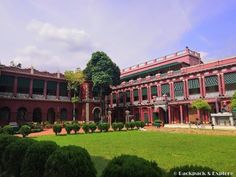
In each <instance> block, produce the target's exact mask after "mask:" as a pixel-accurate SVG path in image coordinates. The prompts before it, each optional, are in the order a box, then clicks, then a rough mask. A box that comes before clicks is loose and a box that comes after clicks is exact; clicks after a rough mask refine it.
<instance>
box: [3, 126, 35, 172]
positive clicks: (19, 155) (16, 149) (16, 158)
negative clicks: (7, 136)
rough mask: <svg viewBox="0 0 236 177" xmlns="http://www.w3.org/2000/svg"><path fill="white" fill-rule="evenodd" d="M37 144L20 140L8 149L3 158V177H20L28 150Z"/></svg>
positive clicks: (25, 139)
mask: <svg viewBox="0 0 236 177" xmlns="http://www.w3.org/2000/svg"><path fill="white" fill-rule="evenodd" d="M25 126H27V125H25ZM35 142H36V141H35V140H33V139H27V138H24V139H22V138H20V139H17V140H16V141H15V142H12V143H11V144H9V145H8V146H7V147H6V149H5V151H4V153H3V157H2V162H3V165H4V172H3V176H14V177H20V170H21V165H22V162H23V159H24V156H25V153H26V150H27V149H28V147H29V146H30V145H32V144H33V143H35Z"/></svg>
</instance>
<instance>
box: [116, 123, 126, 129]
mask: <svg viewBox="0 0 236 177" xmlns="http://www.w3.org/2000/svg"><path fill="white" fill-rule="evenodd" d="M117 128H118V130H119V131H121V130H122V129H123V128H124V124H123V122H118V123H117Z"/></svg>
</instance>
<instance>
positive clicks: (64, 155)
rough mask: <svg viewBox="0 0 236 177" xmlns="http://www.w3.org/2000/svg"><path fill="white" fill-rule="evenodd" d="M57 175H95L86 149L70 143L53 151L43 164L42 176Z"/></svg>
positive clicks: (93, 176) (55, 176) (82, 176)
mask: <svg viewBox="0 0 236 177" xmlns="http://www.w3.org/2000/svg"><path fill="white" fill-rule="evenodd" d="M62 159H63V160H62ZM59 176H60V177H79V176H81V177H96V169H95V168H94V165H93V162H92V160H91V158H90V155H89V153H88V152H87V150H86V149H84V148H81V147H78V146H72V145H71V146H65V147H62V148H59V149H57V150H56V151H55V152H53V153H52V155H50V156H49V158H48V160H47V163H46V165H45V173H44V177H59Z"/></svg>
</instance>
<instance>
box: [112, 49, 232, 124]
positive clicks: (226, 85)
mask: <svg viewBox="0 0 236 177" xmlns="http://www.w3.org/2000/svg"><path fill="white" fill-rule="evenodd" d="M121 80H122V81H123V82H122V83H121V84H120V85H119V86H117V87H113V92H112V94H111V96H110V97H111V99H110V107H111V108H112V110H113V120H114V119H115V120H116V119H120V117H124V116H125V115H124V114H125V110H127V109H128V110H129V111H130V114H131V116H133V118H134V119H137V120H138V119H140V120H143V121H146V122H151V123H152V122H153V121H154V120H155V119H161V120H162V121H163V122H165V123H169V124H173V123H189V122H194V121H196V119H197V118H199V117H200V119H201V121H202V122H203V123H208V122H210V121H211V120H210V116H209V113H207V112H204V111H202V112H200V111H197V110H194V109H192V108H191V103H192V101H193V100H195V99H198V98H202V99H205V100H206V101H207V102H208V103H209V104H210V106H211V108H212V109H211V112H215V113H217V112H219V111H221V110H222V108H223V107H224V109H225V108H226V109H229V106H228V104H229V103H230V98H231V97H232V95H233V93H234V91H236V57H230V58H224V59H220V60H217V61H213V62H209V63H205V64H204V63H203V62H202V60H201V58H200V54H199V53H197V52H194V51H192V50H190V49H188V48H186V49H185V50H184V51H180V52H176V53H174V54H171V55H168V56H164V57H162V58H158V59H154V60H152V61H147V62H145V63H143V64H139V65H136V66H132V67H129V68H126V69H123V70H122V71H121ZM226 124H228V122H227V123H226Z"/></svg>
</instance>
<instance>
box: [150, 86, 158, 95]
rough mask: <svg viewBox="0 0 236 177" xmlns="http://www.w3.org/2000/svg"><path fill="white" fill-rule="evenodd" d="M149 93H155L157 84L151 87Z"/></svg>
mask: <svg viewBox="0 0 236 177" xmlns="http://www.w3.org/2000/svg"><path fill="white" fill-rule="evenodd" d="M151 93H152V95H157V86H152V87H151Z"/></svg>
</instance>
